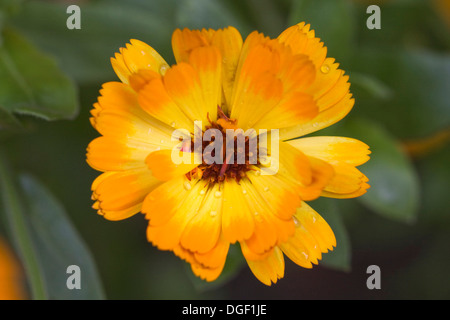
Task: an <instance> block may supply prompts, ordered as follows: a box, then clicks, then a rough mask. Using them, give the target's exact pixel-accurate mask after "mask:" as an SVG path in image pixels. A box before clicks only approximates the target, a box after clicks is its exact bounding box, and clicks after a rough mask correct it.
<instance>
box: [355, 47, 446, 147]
mask: <svg viewBox="0 0 450 320" xmlns="http://www.w3.org/2000/svg"><path fill="white" fill-rule="evenodd" d="M352 70H354V71H355V72H361V73H364V74H368V75H370V76H372V77H375V78H376V79H379V80H380V81H381V82H382V83H384V84H386V86H387V87H389V88H390V89H391V90H392V92H393V94H392V96H391V98H390V99H374V98H373V97H367V95H366V96H364V95H363V94H360V92H359V91H358V88H353V87H352V91H354V92H355V98H356V107H355V111H356V112H358V113H360V114H362V113H363V114H364V115H365V116H368V117H370V118H371V119H373V120H375V121H377V122H379V123H383V124H384V125H385V126H386V127H387V129H389V131H390V132H392V133H393V134H394V135H395V136H397V137H399V138H418V137H423V136H427V135H429V134H431V133H434V132H437V131H439V130H441V129H443V128H446V127H448V126H449V125H450V112H449V102H448V101H449V100H448V94H449V92H450V55H448V54H438V53H433V52H429V51H416V50H414V51H413V50H399V49H398V48H396V49H395V50H387V49H380V48H375V47H367V48H364V49H361V50H359V52H358V55H357V57H355V59H354V61H353V65H352ZM350 81H352V79H351V78H350ZM353 89H355V90H353Z"/></svg>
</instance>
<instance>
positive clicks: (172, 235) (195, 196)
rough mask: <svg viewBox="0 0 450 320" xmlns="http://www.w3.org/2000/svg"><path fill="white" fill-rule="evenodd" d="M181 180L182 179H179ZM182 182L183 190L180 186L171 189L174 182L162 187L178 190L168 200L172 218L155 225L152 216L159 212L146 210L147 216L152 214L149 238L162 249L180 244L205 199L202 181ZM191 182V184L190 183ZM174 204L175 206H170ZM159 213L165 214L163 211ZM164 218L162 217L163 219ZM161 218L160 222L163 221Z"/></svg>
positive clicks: (168, 189)
mask: <svg viewBox="0 0 450 320" xmlns="http://www.w3.org/2000/svg"><path fill="white" fill-rule="evenodd" d="M178 181H180V180H178ZM184 182H185V183H183V184H182V187H183V190H185V191H181V192H180V186H179V187H177V188H176V189H171V186H172V184H170V183H167V184H164V185H163V186H164V187H162V188H164V189H166V192H174V191H175V192H177V194H175V197H174V199H173V201H170V202H168V201H166V202H165V203H166V204H167V206H168V207H169V208H168V214H170V218H169V219H167V221H166V222H164V223H161V224H158V225H153V224H152V216H153V215H154V214H157V213H153V212H150V211H147V210H148V209H147V207H146V211H145V213H146V214H147V216H149V215H150V223H149V225H148V227H147V239H148V240H149V241H150V242H151V243H152V244H153V245H155V246H157V247H158V248H159V249H160V250H173V249H174V248H176V247H177V246H179V245H180V239H181V236H182V234H183V231H184V229H185V227H186V225H187V224H188V222H189V221H190V220H191V219H192V218H193V217H194V216H195V215H196V214H197V212H198V210H199V208H200V206H201V203H202V202H203V201H204V198H205V195H204V194H201V193H200V191H201V190H202V189H203V187H204V185H203V183H202V182H201V181H198V180H195V181H190V182H189V181H188V180H187V179H186V180H184ZM188 183H189V184H188ZM170 206H172V207H173V208H170ZM159 214H165V213H163V212H161V213H159ZM161 220H162V219H161ZM161 220H160V222H161Z"/></svg>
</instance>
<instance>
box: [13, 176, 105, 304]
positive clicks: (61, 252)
mask: <svg viewBox="0 0 450 320" xmlns="http://www.w3.org/2000/svg"><path fill="white" fill-rule="evenodd" d="M20 184H21V186H22V189H23V190H24V196H25V199H26V201H27V202H28V212H27V220H28V222H29V227H30V230H31V235H32V238H33V241H34V244H35V248H36V253H37V255H38V258H39V262H40V264H41V266H42V269H43V278H44V279H45V284H46V287H47V292H48V298H49V299H64V300H66V299H83V300H85V299H89V300H92V299H103V298H104V294H103V289H102V285H101V282H100V277H99V275H98V273H97V269H96V266H95V263H94V261H93V259H92V256H91V253H90V252H89V250H88V248H87V247H86V245H85V244H84V242H83V240H82V239H81V237H80V235H79V234H78V232H77V230H76V229H75V228H74V226H73V225H72V223H71V222H70V220H69V218H68V217H67V214H66V212H65V210H64V208H63V207H62V205H61V204H60V203H59V201H58V200H57V199H56V198H55V197H54V196H53V195H52V194H51V193H50V191H49V190H47V189H46V188H45V187H44V186H43V185H42V184H41V183H40V182H39V181H37V180H36V179H35V178H33V177H32V176H30V175H25V174H24V175H21V176H20ZM71 265H76V266H78V267H80V270H81V273H80V275H81V289H79V290H78V289H73V290H69V289H68V288H67V286H66V281H67V278H68V277H69V276H70V274H67V273H66V272H67V267H69V266H71Z"/></svg>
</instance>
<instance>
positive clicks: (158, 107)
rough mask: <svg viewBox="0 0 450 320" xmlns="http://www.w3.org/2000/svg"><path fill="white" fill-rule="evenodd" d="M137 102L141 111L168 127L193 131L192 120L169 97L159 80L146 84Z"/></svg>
mask: <svg viewBox="0 0 450 320" xmlns="http://www.w3.org/2000/svg"><path fill="white" fill-rule="evenodd" d="M138 100H139V104H140V105H141V106H142V109H143V110H145V111H146V112H147V113H148V114H149V115H151V116H152V117H155V118H156V119H158V120H160V121H162V122H163V123H165V124H167V125H169V126H170V127H172V128H182V129H186V130H191V131H192V130H193V127H194V122H193V119H190V118H189V117H188V116H187V115H186V114H185V113H184V112H183V110H182V109H181V108H179V107H178V105H177V104H176V103H175V101H174V100H173V99H172V98H171V97H170V96H169V94H168V92H167V91H166V88H165V86H164V84H163V82H162V80H161V79H160V78H156V79H153V80H151V81H150V82H149V83H148V84H146V85H145V86H144V87H143V88H142V90H141V91H140V92H139V96H138ZM172 130H173V129H172Z"/></svg>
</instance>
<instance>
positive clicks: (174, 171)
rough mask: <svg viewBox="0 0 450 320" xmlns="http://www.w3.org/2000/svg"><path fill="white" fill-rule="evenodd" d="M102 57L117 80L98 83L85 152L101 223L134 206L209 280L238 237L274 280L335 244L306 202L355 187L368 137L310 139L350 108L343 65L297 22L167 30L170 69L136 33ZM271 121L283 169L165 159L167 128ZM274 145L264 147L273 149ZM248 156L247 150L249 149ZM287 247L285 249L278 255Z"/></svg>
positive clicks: (166, 245)
mask: <svg viewBox="0 0 450 320" xmlns="http://www.w3.org/2000/svg"><path fill="white" fill-rule="evenodd" d="M130 42H131V44H127V45H126V48H121V49H120V53H117V54H116V55H115V58H112V59H111V62H112V66H113V68H114V70H115V72H116V74H117V75H118V77H119V78H120V80H121V82H108V83H105V84H104V85H103V88H102V89H101V91H100V93H101V96H100V97H99V98H98V102H96V103H95V104H94V109H93V110H92V118H91V122H92V125H93V126H94V128H95V129H97V130H98V131H99V133H100V134H101V135H102V136H101V137H99V138H96V139H95V140H93V141H92V142H91V143H90V144H89V147H88V153H87V160H88V163H89V164H90V165H91V166H92V167H93V168H95V169H97V170H99V171H102V172H104V173H103V174H101V175H100V176H99V177H98V178H97V179H96V180H95V181H94V183H93V185H92V190H93V199H94V200H96V202H95V204H94V206H93V207H94V208H95V209H97V210H98V213H99V214H101V215H103V216H104V217H105V218H106V219H109V220H121V219H125V218H128V217H130V216H132V215H134V214H136V213H138V212H142V213H143V214H145V217H146V219H148V220H149V225H148V228H147V238H148V240H149V241H150V242H151V243H152V244H153V245H155V246H156V247H158V248H159V249H161V250H171V251H173V252H174V253H175V254H176V255H177V256H179V257H180V258H182V259H184V260H186V261H187V262H189V263H190V264H191V266H192V270H193V272H194V273H195V274H196V275H197V276H199V277H201V278H202V279H206V280H208V281H212V280H214V279H216V278H217V277H218V276H219V275H220V273H221V272H222V269H223V267H224V264H225V261H226V257H227V253H228V250H229V247H230V244H235V243H239V245H240V248H241V250H242V253H243V256H244V257H245V259H246V261H247V263H248V265H249V267H250V269H251V271H252V272H253V273H254V275H255V276H256V277H257V278H258V279H259V280H260V281H261V282H263V283H265V284H267V285H270V284H271V283H272V282H273V283H275V282H276V281H277V279H279V278H282V277H283V275H284V258H283V257H284V255H286V256H287V257H289V258H290V259H291V260H292V261H294V262H295V263H297V264H298V265H300V266H302V267H305V268H311V267H312V265H313V264H317V263H318V260H319V259H321V257H322V253H325V252H327V251H328V250H332V249H333V247H334V246H336V239H335V236H334V234H333V231H332V230H331V228H330V227H329V225H328V224H327V223H326V222H325V220H324V219H323V218H322V217H321V216H320V215H319V214H318V213H317V212H315V211H314V210H313V209H312V208H311V207H310V206H308V204H306V202H305V201H310V200H314V199H316V198H318V197H319V196H325V197H332V198H353V197H357V196H360V195H362V194H364V193H365V192H366V190H367V188H368V187H369V185H368V184H367V181H368V179H367V178H366V176H365V175H364V174H362V173H361V172H360V171H359V170H358V169H357V168H356V167H357V166H359V165H361V164H363V163H364V162H366V161H367V160H368V159H369V157H368V154H369V153H370V152H369V150H368V146H367V145H366V144H364V143H362V142H360V141H358V140H355V139H352V138H344V137H305V138H301V139H296V140H292V139H293V138H297V137H300V136H304V135H307V134H309V133H312V132H315V131H317V130H320V129H322V128H325V127H328V126H330V125H332V124H334V123H336V122H337V121H339V120H340V119H342V118H343V117H344V116H345V115H346V114H347V113H348V112H349V111H350V110H351V108H352V107H353V104H354V99H353V98H352V95H351V93H350V92H349V87H350V84H349V82H348V76H346V75H344V72H343V71H342V70H340V69H338V64H337V63H336V62H335V60H334V59H333V58H327V56H326V54H327V50H326V47H324V46H323V43H322V42H320V40H319V39H318V38H316V37H315V35H314V31H312V30H310V27H309V25H305V23H300V24H298V25H295V26H292V27H290V28H288V29H287V30H285V31H284V32H283V33H281V34H280V35H279V37H278V38H277V39H270V38H268V37H265V36H264V35H262V34H261V33H258V32H256V31H255V32H253V33H251V34H250V35H249V36H248V37H247V39H246V40H245V41H243V39H242V37H241V35H240V33H239V32H238V31H237V30H236V29H235V28H233V27H228V28H225V29H221V30H211V29H209V30H205V29H203V30H188V29H184V30H176V31H175V32H174V33H173V37H172V47H173V52H174V55H175V59H176V62H177V63H176V65H173V66H171V67H170V66H169V65H168V64H167V63H166V61H165V60H164V59H163V58H162V57H161V56H160V55H159V54H158V53H157V52H156V51H155V50H154V49H153V48H151V47H150V46H148V45H147V44H145V43H143V42H141V41H138V40H131V41H130ZM196 120H199V121H202V124H203V125H202V128H201V130H202V131H203V132H204V131H205V130H206V129H208V128H211V127H214V128H218V129H219V130H222V131H223V132H224V131H225V129H228V128H241V129H243V130H247V129H249V128H253V129H255V130H258V129H267V130H271V129H279V159H278V162H279V170H278V172H277V173H276V174H274V175H262V174H261V169H262V168H263V164H261V163H259V162H258V163H257V164H253V165H250V164H248V163H246V164H240V165H228V163H227V161H228V160H229V159H225V163H224V164H221V165H219V164H211V165H208V164H206V163H202V164H200V165H199V164H179V165H176V164H174V162H172V161H171V150H172V149H173V148H174V147H175V146H177V144H178V143H179V141H172V140H171V134H172V132H173V131H174V129H187V130H189V132H190V134H191V136H193V134H194V132H193V129H194V121H196ZM270 152H271V151H270V148H269V150H268V153H269V157H270V156H271V154H270ZM247 156H248V155H247ZM283 254H284V255H283Z"/></svg>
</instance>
